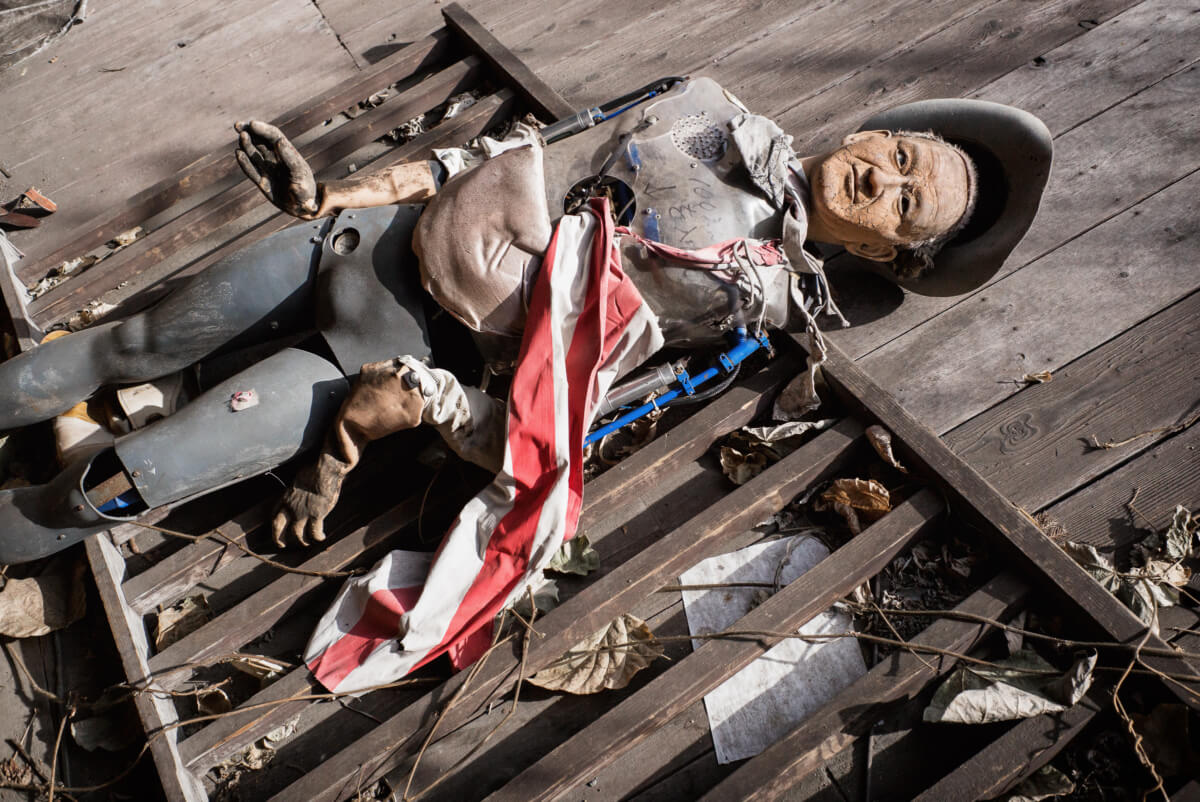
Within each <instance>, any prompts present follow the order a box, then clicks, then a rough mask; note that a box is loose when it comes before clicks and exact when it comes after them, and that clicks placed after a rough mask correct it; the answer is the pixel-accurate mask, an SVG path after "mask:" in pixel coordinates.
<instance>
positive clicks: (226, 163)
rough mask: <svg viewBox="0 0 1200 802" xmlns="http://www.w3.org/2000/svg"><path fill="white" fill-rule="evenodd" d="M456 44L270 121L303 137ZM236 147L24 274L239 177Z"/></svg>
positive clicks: (439, 36) (423, 50)
mask: <svg viewBox="0 0 1200 802" xmlns="http://www.w3.org/2000/svg"><path fill="white" fill-rule="evenodd" d="M452 42H453V37H452V36H451V35H450V33H449V32H448V31H445V30H439V31H437V32H435V33H434V34H432V35H431V36H429V37H427V38H425V39H423V40H421V41H419V42H414V43H413V44H411V45H409V46H408V47H406V48H404V49H403V50H401V51H399V52H397V53H395V54H393V55H392V56H390V57H388V58H387V59H384V60H383V61H381V62H379V63H378V64H375V65H373V66H371V67H369V68H368V69H366V70H363V71H361V72H358V73H356V74H355V75H353V76H352V77H350V78H348V79H346V80H345V81H343V82H342V83H340V84H338V85H337V86H335V87H333V88H332V89H331V90H330V91H329V92H326V93H323V94H321V95H319V96H318V97H316V98H312V99H310V100H308V101H305V102H304V103H300V104H299V105H297V106H295V107H293V108H291V109H289V110H288V111H287V112H285V113H283V114H281V115H280V116H278V117H276V118H275V119H274V120H272V121H271V122H272V124H274V125H276V126H278V127H279V128H281V129H282V130H283V132H284V133H285V134H287V135H288V136H290V137H295V136H299V135H300V134H302V133H303V132H305V131H307V130H308V129H310V128H312V127H313V126H315V125H317V124H319V123H321V122H322V121H324V120H327V119H329V118H330V117H332V116H333V115H335V114H337V113H338V112H340V111H343V110H345V109H347V108H349V107H351V106H353V105H354V104H355V103H357V102H358V101H359V100H362V99H364V98H365V97H367V96H368V95H370V94H371V93H372V92H377V91H379V90H380V89H382V88H384V86H386V85H388V84H389V83H391V82H394V81H396V80H399V79H401V78H403V77H405V76H407V75H410V74H412V73H417V72H420V71H422V70H426V69H430V68H432V67H433V66H434V65H435V64H437V63H438V62H440V61H441V60H442V59H443V58H444V57H445V56H446V54H447V51H448V50H449V49H450V46H451V43H452ZM234 144H235V143H233V142H231V143H230V145H229V146H227V147H225V148H222V149H221V150H217V151H213V152H212V153H209V154H208V155H206V156H202V157H201V158H199V159H197V160H196V161H194V162H192V163H191V164H189V165H188V166H187V167H185V168H183V169H182V170H181V171H179V173H177V174H176V175H174V176H172V177H171V178H168V179H166V180H164V181H160V182H159V183H158V184H155V185H154V186H152V187H149V188H148V189H145V190H143V191H141V192H139V193H138V194H136V195H134V196H133V197H132V198H130V199H129V200H128V201H126V203H125V204H124V206H123V208H122V209H121V211H120V212H118V213H117V214H115V215H109V214H107V213H106V214H105V215H102V216H99V217H97V218H96V219H95V220H94V221H93V222H91V223H89V224H88V225H87V227H86V228H87V230H86V232H85V233H83V234H81V235H79V236H77V237H75V238H74V239H73V240H71V241H70V242H68V243H67V244H65V245H63V246H61V247H59V248H56V249H55V250H54V252H52V253H50V254H49V255H48V256H46V257H44V258H42V259H39V260H38V261H37V262H36V264H35V265H34V266H32V267H30V268H29V269H28V270H29V272H28V273H27V274H26V275H41V274H42V273H44V272H46V271H47V270H49V269H50V268H52V267H54V266H55V265H57V264H59V263H60V262H63V261H65V260H67V259H71V258H74V257H76V256H79V255H81V254H85V253H88V252H89V251H91V250H93V249H94V248H98V247H100V246H101V245H103V244H104V243H105V242H107V241H108V240H110V239H112V238H113V237H115V236H116V235H117V234H119V233H120V232H122V231H125V230H127V229H129V228H132V227H133V226H135V225H138V224H140V223H141V222H142V221H143V220H146V219H148V218H150V217H153V216H154V215H156V214H159V213H160V212H163V211H165V210H166V209H168V208H170V207H171V205H172V204H174V203H176V202H177V201H179V200H181V199H183V198H187V197H190V196H192V195H194V194H196V193H197V192H199V191H201V190H203V189H206V188H208V187H210V186H212V185H213V184H214V183H216V182H218V181H220V180H222V179H226V178H230V177H233V176H236V175H238V174H240V171H239V170H238V169H237V166H236V164H234V163H233V162H232V161H231V160H230V158H229V155H230V153H232V151H233V147H234Z"/></svg>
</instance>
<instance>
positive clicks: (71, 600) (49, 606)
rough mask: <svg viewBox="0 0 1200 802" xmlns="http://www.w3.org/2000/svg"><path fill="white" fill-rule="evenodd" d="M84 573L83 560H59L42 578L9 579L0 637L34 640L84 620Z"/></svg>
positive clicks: (0, 605)
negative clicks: (81, 619)
mask: <svg viewBox="0 0 1200 802" xmlns="http://www.w3.org/2000/svg"><path fill="white" fill-rule="evenodd" d="M84 570H85V569H84V564H83V561H82V560H75V561H73V562H70V563H68V562H67V561H65V560H61V561H58V560H56V561H55V562H53V563H51V564H50V566H49V567H48V568H47V569H46V571H45V572H44V573H43V574H42V575H41V576H36V577H31V578H29V579H10V580H8V582H7V583H5V585H4V588H3V589H2V590H0V635H6V636H8V637H10V638H33V637H36V636H38V635H45V634H46V633H47V632H53V631H54V630H56V629H62V628H63V627H65V626H67V625H69V624H73V623H74V622H76V621H78V620H79V619H80V618H83V613H84V611H85V609H86V606H87V592H86V590H85V585H84V583H83V573H84Z"/></svg>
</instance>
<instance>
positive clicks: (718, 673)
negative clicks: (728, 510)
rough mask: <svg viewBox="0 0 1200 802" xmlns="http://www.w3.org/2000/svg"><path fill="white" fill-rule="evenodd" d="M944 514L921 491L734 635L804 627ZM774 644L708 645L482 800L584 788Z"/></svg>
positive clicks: (754, 613) (766, 639) (765, 638)
mask: <svg viewBox="0 0 1200 802" xmlns="http://www.w3.org/2000/svg"><path fill="white" fill-rule="evenodd" d="M943 509H944V508H943V505H942V501H941V499H940V498H939V497H938V495H937V494H936V493H933V492H931V491H927V490H926V491H921V492H920V493H918V494H916V495H915V496H913V497H912V498H910V499H909V500H908V501H905V502H904V503H903V504H901V505H900V506H898V507H897V508H896V509H894V510H892V511H891V512H890V513H888V514H887V515H886V516H884V518H883V519H882V520H880V521H878V522H876V523H874V524H872V525H871V526H870V527H868V528H867V529H865V530H864V531H863V532H862V533H861V534H859V535H856V536H855V537H854V538H852V539H851V540H850V541H849V542H848V543H846V544H845V545H843V546H842V547H841V548H839V549H838V550H837V551H835V552H834V553H833V554H831V555H830V556H829V557H827V558H825V559H824V560H822V561H821V562H819V563H817V565H815V566H813V567H812V568H811V569H809V570H808V571H807V572H806V573H805V574H804V575H802V576H801V577H800V578H799V579H797V580H795V581H794V582H792V583H791V584H789V585H788V586H787V587H786V588H784V589H782V590H780V591H779V592H778V593H776V594H775V595H774V596H772V597H771V598H769V599H768V600H766V601H765V602H763V603H762V604H760V605H759V606H758V607H755V608H754V609H753V610H751V611H750V612H749V613H747V614H746V615H745V616H743V617H742V618H741V619H740V620H739V621H738V622H737V623H736V624H735V625H734V626H733V629H738V630H750V631H759V632H764V633H765V632H788V631H794V630H795V629H797V628H799V627H801V626H803V625H804V624H805V623H807V622H808V621H809V620H811V619H812V617H813V616H815V615H817V614H818V613H820V612H821V611H823V610H826V609H828V607H829V605H831V604H832V603H833V602H835V601H837V600H838V599H840V598H842V597H843V596H845V595H847V594H848V593H850V592H851V591H852V590H854V588H856V587H858V586H859V585H861V584H862V583H863V582H865V581H867V580H868V579H870V578H871V577H872V576H874V575H875V574H876V573H877V572H878V571H880V570H882V569H883V567H884V566H886V565H887V564H888V563H889V562H891V560H892V558H893V557H895V556H896V555H897V554H898V553H899V552H900V551H901V550H902V549H903V548H904V547H905V546H907V545H908V544H909V543H911V542H912V541H913V540H914V539H915V538H916V537H917V536H918V535H920V533H921V532H923V531H925V529H926V527H927V526H928V525H929V524H931V523H932V522H933V521H934V520H936V519H937V518H938V516H939V515H940V514H941V512H942V511H943ZM779 640H780V638H778V637H774V636H769V635H765V634H764V635H762V636H760V637H759V638H757V639H756V640H754V641H746V640H720V639H716V640H710V641H707V642H706V643H704V644H703V645H701V646H700V648H698V649H696V650H695V651H694V652H693V653H692V654H690V655H688V656H687V657H686V658H684V659H683V660H681V661H679V662H678V663H677V664H676V665H675V666H674V667H672V668H671V670H670V671H668V672H667V673H665V674H663V675H662V676H660V677H658V678H657V679H655V680H654V681H653V682H651V683H650V684H649V685H647V686H646V687H645V688H643V689H642V690H641V691H639V692H638V693H636V694H634V695H633V696H631V697H629V698H628V699H626V700H625V701H623V702H621V703H620V704H618V705H616V706H615V707H613V708H612V709H611V710H609V711H608V713H606V714H605V715H604V716H602V717H601V718H600V719H598V720H597V721H595V722H593V723H592V724H591V725H589V726H587V727H585V728H584V729H583V730H582V731H580V732H579V733H577V734H576V735H575V736H574V737H572V738H570V739H568V740H566V741H563V742H562V743H560V744H558V745H557V746H556V747H555V748H554V749H552V750H551V751H550V752H548V753H547V754H546V755H545V756H544V757H543V758H542V759H541V760H539V761H538V762H537V763H535V764H534V765H532V766H530V767H529V768H527V769H526V770H525V771H523V772H521V774H519V775H518V776H517V778H516V779H514V780H513V781H512V782H510V783H508V784H507V785H505V786H504V787H503V788H501V789H500V790H499V791H497V792H496V793H494V794H492V795H490V796H489V797H488V799H489V800H494V802H501V800H550V799H553V798H555V797H557V796H558V795H559V794H560V793H564V792H566V791H568V790H570V789H571V788H572V787H573V786H575V785H577V784H579V783H582V782H586V781H587V780H588V779H589V778H590V777H591V776H592V775H593V774H594V773H595V772H596V771H598V770H599V769H601V768H603V767H604V766H607V765H609V764H611V763H612V762H613V761H615V760H617V759H618V758H619V757H620V756H621V755H623V754H624V753H625V752H626V751H627V750H628V749H630V748H632V747H633V746H634V745H636V744H637V743H640V742H641V741H642V740H644V739H645V738H647V737H648V736H649V735H650V733H652V732H653V731H654V730H656V729H658V728H659V727H661V726H662V725H664V724H666V723H667V722H669V721H670V720H671V719H673V718H674V717H675V716H676V715H677V714H679V713H681V712H683V711H684V710H686V709H687V707H688V706H689V705H691V704H693V703H695V702H697V701H699V700H700V699H702V698H703V697H704V695H705V694H706V693H708V692H709V691H711V690H712V689H713V688H715V687H717V686H718V685H720V684H721V683H722V682H724V681H725V680H726V679H728V678H729V677H730V676H732V675H733V674H735V673H736V672H737V671H739V670H740V669H742V668H743V667H745V666H747V665H749V664H750V663H751V662H753V661H754V660H755V659H756V658H758V657H759V656H760V655H761V654H762V653H763V652H764V651H765V650H766V649H768V648H770V647H771V646H773V645H774V644H776V643H778V642H779Z"/></svg>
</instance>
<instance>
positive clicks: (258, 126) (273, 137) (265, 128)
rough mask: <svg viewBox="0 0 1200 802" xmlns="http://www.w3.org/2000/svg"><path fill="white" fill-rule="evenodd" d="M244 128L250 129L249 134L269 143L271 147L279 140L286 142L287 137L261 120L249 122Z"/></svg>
mask: <svg viewBox="0 0 1200 802" xmlns="http://www.w3.org/2000/svg"><path fill="white" fill-rule="evenodd" d="M246 127H247V128H249V129H250V133H252V134H254V135H255V136H256V137H259V138H261V139H263V140H265V141H267V142H269V143H270V144H271V145H275V144H276V143H277V142H279V141H280V140H283V141H284V142H286V141H287V137H286V136H284V135H283V131H280V130H279V129H278V128H276V127H275V126H273V125H271V124H270V123H265V122H263V121H262V120H251V121H250V122H249V123H247V124H246Z"/></svg>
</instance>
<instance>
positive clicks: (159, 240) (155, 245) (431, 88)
mask: <svg viewBox="0 0 1200 802" xmlns="http://www.w3.org/2000/svg"><path fill="white" fill-rule="evenodd" d="M481 72H482V64H481V62H480V61H479V59H475V58H469V59H466V60H464V61H460V62H455V63H453V64H451V65H449V66H447V67H446V68H445V69H443V70H440V71H438V72H437V73H435V74H433V75H431V76H429V77H428V78H426V79H425V80H424V81H421V82H420V83H418V84H417V85H416V86H413V87H411V88H409V89H407V90H406V91H404V92H401V93H400V94H398V95H396V96H395V97H392V98H389V99H388V100H387V102H385V103H384V104H383V105H382V106H380V107H379V108H377V109H375V110H373V111H372V112H371V113H368V114H361V115H359V116H358V117H355V118H354V119H353V120H350V121H349V122H347V123H345V124H344V125H340V126H338V127H337V128H334V129H333V130H331V131H329V132H328V133H326V134H324V135H323V136H320V137H319V138H317V139H316V140H314V141H312V142H309V143H306V144H303V145H300V146H299V150H300V153H301V155H302V156H304V158H305V160H306V161H307V162H308V164H309V166H310V167H311V168H312V170H313V172H314V173H316V174H317V176H318V178H321V179H326V180H327V179H329V178H331V177H333V176H331V175H330V168H332V167H333V165H334V164H336V163H337V162H338V161H340V160H342V159H345V158H347V157H349V156H351V155H352V154H353V153H354V152H355V151H357V150H358V149H359V148H362V147H364V146H366V145H368V144H369V143H371V142H372V141H373V140H375V139H378V138H379V137H381V136H383V135H384V134H386V133H387V132H388V131H390V130H392V129H393V128H396V127H397V126H399V125H402V124H403V123H405V122H407V121H408V120H409V119H411V118H413V117H415V116H417V115H418V114H422V113H423V112H426V111H428V110H429V109H430V108H432V107H433V106H436V105H437V104H438V103H441V102H442V101H443V100H445V98H447V97H449V96H450V95H452V94H455V93H456V92H460V91H462V90H464V89H466V88H467V87H470V86H474V85H475V84H476V83H477V81H478V78H479V75H480V74H481ZM233 153H234V148H232V147H231V148H230V149H229V150H228V151H227V152H226V153H225V154H223V156H220V157H216V161H215V162H214V164H215V167H214V171H213V172H216V167H219V168H220V169H222V170H225V171H228V170H229V169H230V167H231V166H232V167H233V168H234V173H236V176H235V179H237V178H241V179H242V180H234V181H233V182H232V183H230V184H229V186H228V187H227V188H226V189H224V190H223V191H221V192H219V193H217V194H216V195H214V196H212V197H211V198H208V199H207V200H205V201H203V202H201V203H200V204H198V205H196V206H193V207H192V208H190V209H188V210H186V211H185V212H183V213H182V214H180V215H179V216H178V217H176V218H174V219H173V220H171V221H170V222H169V223H167V224H166V225H164V226H162V227H160V228H158V229H155V230H153V231H150V232H149V233H148V234H147V235H146V236H144V237H142V238H141V239H139V240H138V241H137V242H134V243H133V244H132V245H130V246H129V247H127V248H125V249H124V250H122V251H120V252H119V253H116V254H114V255H112V256H110V257H109V258H107V259H105V260H104V261H103V262H101V263H99V264H98V265H96V266H95V267H92V268H90V269H89V270H87V271H86V272H85V273H83V274H82V275H80V276H78V277H76V278H73V279H72V280H70V281H67V282H64V283H63V284H60V285H59V286H57V287H55V288H53V289H51V290H50V291H49V292H47V293H46V294H45V295H43V296H41V297H40V298H38V299H37V301H36V302H35V303H34V304H33V311H34V314H35V315H37V316H40V317H51V318H52V317H53V316H55V314H59V315H61V314H62V311H63V310H68V309H75V308H78V307H80V306H82V305H83V304H84V303H86V302H87V301H88V299H90V298H94V297H98V296H100V295H102V294H103V293H104V292H105V291H106V290H108V289H110V288H112V287H116V286H118V285H120V284H121V283H122V282H124V281H128V280H129V279H130V278H131V277H133V276H135V275H139V276H140V277H141V278H142V279H143V281H145V280H146V279H147V278H149V279H150V280H153V274H152V273H151V271H154V270H155V269H156V268H157V272H160V273H161V272H163V263H164V262H165V261H166V260H169V259H170V257H171V256H173V255H174V254H175V253H176V252H177V251H179V250H180V249H182V248H185V247H187V246H188V245H191V244H193V243H196V242H198V241H200V240H202V239H203V238H204V237H205V236H206V235H208V234H210V233H212V232H213V231H214V230H215V229H218V228H220V227H221V226H224V225H225V224H226V223H229V222H232V221H234V220H237V219H238V218H240V217H242V216H243V215H245V214H247V213H249V212H250V211H252V210H253V209H255V208H259V207H270V206H271V204H270V201H268V200H267V198H266V196H264V195H263V194H262V193H261V192H260V191H259V189H258V187H256V186H255V185H254V184H252V183H251V182H250V181H248V180H245V179H244V177H243V176H242V175H241V170H240V169H237V168H236V164H235V163H234V159H233ZM226 183H227V182H226ZM167 263H168V264H169V262H167Z"/></svg>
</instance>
